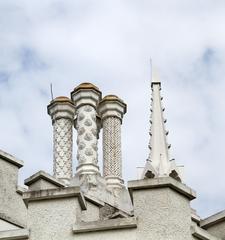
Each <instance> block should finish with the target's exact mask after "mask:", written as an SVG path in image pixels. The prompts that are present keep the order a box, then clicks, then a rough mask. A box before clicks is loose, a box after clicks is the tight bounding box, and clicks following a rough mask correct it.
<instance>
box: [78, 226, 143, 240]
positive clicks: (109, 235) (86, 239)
mask: <svg viewBox="0 0 225 240" xmlns="http://www.w3.org/2000/svg"><path fill="white" fill-rule="evenodd" d="M74 239H77V240H137V236H136V229H119V230H109V231H99V232H90V233H81V234H75V235H74ZM142 240H144V238H142Z"/></svg>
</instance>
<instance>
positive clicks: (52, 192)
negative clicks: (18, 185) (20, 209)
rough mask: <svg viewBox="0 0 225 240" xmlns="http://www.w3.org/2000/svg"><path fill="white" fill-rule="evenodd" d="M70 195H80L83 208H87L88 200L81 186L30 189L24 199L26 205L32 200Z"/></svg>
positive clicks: (79, 199) (79, 198)
mask: <svg viewBox="0 0 225 240" xmlns="http://www.w3.org/2000/svg"><path fill="white" fill-rule="evenodd" d="M68 197H78V201H79V203H80V207H81V209H82V210H86V209H87V206H86V201H85V198H84V196H83V194H82V192H81V191H80V187H67V188H59V189H47V190H40V191H29V192H25V193H24V194H23V201H24V202H25V204H26V206H28V203H29V202H31V201H42V200H46V199H59V198H68Z"/></svg>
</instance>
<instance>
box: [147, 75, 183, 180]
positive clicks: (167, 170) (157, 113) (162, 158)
mask: <svg viewBox="0 0 225 240" xmlns="http://www.w3.org/2000/svg"><path fill="white" fill-rule="evenodd" d="M151 88H152V97H151V118H150V125H151V127H150V132H149V135H150V142H149V150H150V154H149V157H148V159H147V162H146V166H145V169H144V171H143V177H150V178H153V177H164V176H172V177H174V178H176V179H177V180H181V176H180V174H179V169H178V167H177V166H176V164H175V161H173V160H170V158H169V148H170V144H168V142H167V135H168V131H166V128H165V123H166V119H164V117H163V112H164V110H165V109H164V107H163V106H162V97H161V95H160V90H161V82H160V81H159V79H158V78H157V77H156V76H155V75H153V79H152V83H151Z"/></svg>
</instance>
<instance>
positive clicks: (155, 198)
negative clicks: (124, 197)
mask: <svg viewBox="0 0 225 240" xmlns="http://www.w3.org/2000/svg"><path fill="white" fill-rule="evenodd" d="M132 194H133V203H134V215H135V216H138V227H137V239H146V240H155V239H157V240H165V239H171V240H172V239H182V240H189V239H191V234H190V225H191V209H190V204H189V199H188V198H187V197H186V196H184V195H183V194H181V193H178V192H177V191H174V190H173V189H171V188H169V187H162V188H161V187H160V188H150V189H146V188H142V189H141V188H139V189H137V188H136V189H133V193H132Z"/></svg>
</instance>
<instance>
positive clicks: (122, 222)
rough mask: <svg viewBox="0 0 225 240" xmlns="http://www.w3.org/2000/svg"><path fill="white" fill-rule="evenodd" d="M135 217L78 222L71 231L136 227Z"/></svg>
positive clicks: (80, 231) (84, 231) (83, 231)
mask: <svg viewBox="0 0 225 240" xmlns="http://www.w3.org/2000/svg"><path fill="white" fill-rule="evenodd" d="M136 227H137V218H136V217H129V218H116V219H108V220H103V221H92V222H79V223H76V224H75V225H74V226H73V233H76V234H78V233H87V232H97V231H107V230H116V229H127V228H136Z"/></svg>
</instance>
